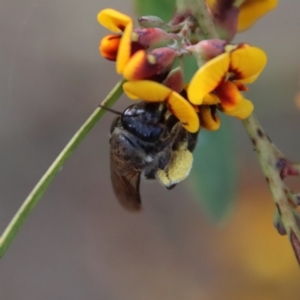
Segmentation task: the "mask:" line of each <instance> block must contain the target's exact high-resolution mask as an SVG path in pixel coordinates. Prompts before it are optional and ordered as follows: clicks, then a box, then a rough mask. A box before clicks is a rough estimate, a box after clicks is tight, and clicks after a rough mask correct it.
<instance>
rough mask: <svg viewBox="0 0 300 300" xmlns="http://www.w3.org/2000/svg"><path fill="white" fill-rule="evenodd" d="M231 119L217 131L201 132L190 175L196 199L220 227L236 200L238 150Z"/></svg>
mask: <svg viewBox="0 0 300 300" xmlns="http://www.w3.org/2000/svg"><path fill="white" fill-rule="evenodd" d="M228 119H229V118H228V117H226V116H225V117H224V118H222V120H221V127H220V129H219V130H218V131H206V130H202V131H200V134H199V140H198V145H197V148H196V149H195V151H194V165H193V170H192V172H191V183H192V185H191V188H192V190H193V191H194V193H195V198H196V199H197V200H198V201H199V202H200V203H201V205H202V206H203V208H204V209H205V212H206V213H207V215H208V216H209V217H210V218H211V219H212V220H213V221H215V222H218V223H220V222H221V221H225V220H226V219H227V217H228V216H229V213H230V212H231V211H232V208H233V207H234V204H235V199H236V181H237V180H236V178H237V170H236V160H235V157H234V153H235V147H234V141H233V137H232V134H231V124H230V122H229V120H228Z"/></svg>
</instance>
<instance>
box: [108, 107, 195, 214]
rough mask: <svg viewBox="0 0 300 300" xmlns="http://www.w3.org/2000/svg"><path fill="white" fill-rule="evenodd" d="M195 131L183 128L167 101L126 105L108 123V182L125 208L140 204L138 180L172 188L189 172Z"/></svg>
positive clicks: (137, 208) (132, 207) (129, 208)
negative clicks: (109, 166)
mask: <svg viewBox="0 0 300 300" xmlns="http://www.w3.org/2000/svg"><path fill="white" fill-rule="evenodd" d="M197 135H198V133H190V132H188V131H186V130H185V129H184V128H183V127H182V126H181V123H180V122H179V121H178V119H177V118H176V117H174V115H172V114H171V113H170V112H169V111H168V109H167V106H166V104H164V103H157V102H156V103H149V102H145V101H142V102H139V103H137V104H134V105H132V106H129V107H128V108H127V109H126V110H125V111H124V112H123V113H122V114H121V116H120V117H118V118H116V119H115V120H114V122H113V123H112V126H111V138H110V164H111V182H112V185H113V189H114V192H115V195H116V197H117V199H118V200H119V202H120V203H121V204H122V206H123V207H125V208H126V209H128V210H132V211H136V210H139V209H140V207H141V197H140V191H139V187H140V179H141V176H142V177H144V178H146V179H157V180H159V181H160V182H161V183H162V184H163V185H164V186H165V187H166V188H168V189H171V188H173V187H174V186H175V185H176V184H177V183H178V182H180V181H182V180H183V179H185V178H186V177H187V175H188V174H189V172H190V170H191V167H192V161H193V156H192V153H191V152H192V151H193V150H194V148H195V145H196V142H197Z"/></svg>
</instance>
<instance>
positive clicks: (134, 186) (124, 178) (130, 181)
mask: <svg viewBox="0 0 300 300" xmlns="http://www.w3.org/2000/svg"><path fill="white" fill-rule="evenodd" d="M117 170H118V169H116V165H115V164H114V161H113V160H111V167H110V172H111V182H112V186H113V189H114V192H115V195H116V197H117V199H118V200H119V202H120V203H121V205H122V206H123V207H124V208H126V209H128V210H131V211H138V210H140V208H141V197H140V178H141V174H140V173H139V172H137V171H136V170H133V169H131V170H130V169H129V170H128V172H126V174H125V175H120V174H119V172H117Z"/></svg>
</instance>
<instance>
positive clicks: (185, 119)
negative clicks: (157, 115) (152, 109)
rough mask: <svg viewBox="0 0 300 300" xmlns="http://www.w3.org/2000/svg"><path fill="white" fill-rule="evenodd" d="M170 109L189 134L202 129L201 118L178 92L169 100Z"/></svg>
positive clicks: (172, 94)
mask: <svg viewBox="0 0 300 300" xmlns="http://www.w3.org/2000/svg"><path fill="white" fill-rule="evenodd" d="M167 103H168V108H169V110H170V111H171V113H172V114H173V115H174V116H175V117H176V118H177V119H178V120H179V121H180V123H181V124H182V126H183V127H184V128H185V129H186V130H187V131H189V132H197V131H198V130H199V128H200V122H199V117H198V115H197V113H196V111H195V109H194V108H193V106H192V105H191V104H190V103H189V102H188V101H187V100H186V99H184V98H183V97H182V96H181V95H179V94H178V93H176V92H172V93H171V94H170V96H169V97H168V99H167Z"/></svg>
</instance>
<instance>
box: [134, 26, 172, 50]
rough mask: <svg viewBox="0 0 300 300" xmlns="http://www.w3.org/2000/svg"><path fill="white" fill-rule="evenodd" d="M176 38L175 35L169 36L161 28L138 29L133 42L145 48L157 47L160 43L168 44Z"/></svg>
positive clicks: (135, 31)
mask: <svg viewBox="0 0 300 300" xmlns="http://www.w3.org/2000/svg"><path fill="white" fill-rule="evenodd" d="M174 38H175V35H174V34H169V33H167V32H165V31H163V30H162V29H159V28H136V29H135V30H134V31H133V33H132V37H131V40H132V42H137V43H138V44H140V45H141V46H143V47H144V48H148V47H149V46H155V45H157V44H160V43H165V44H166V43H167V42H169V41H170V40H173V39H174Z"/></svg>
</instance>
